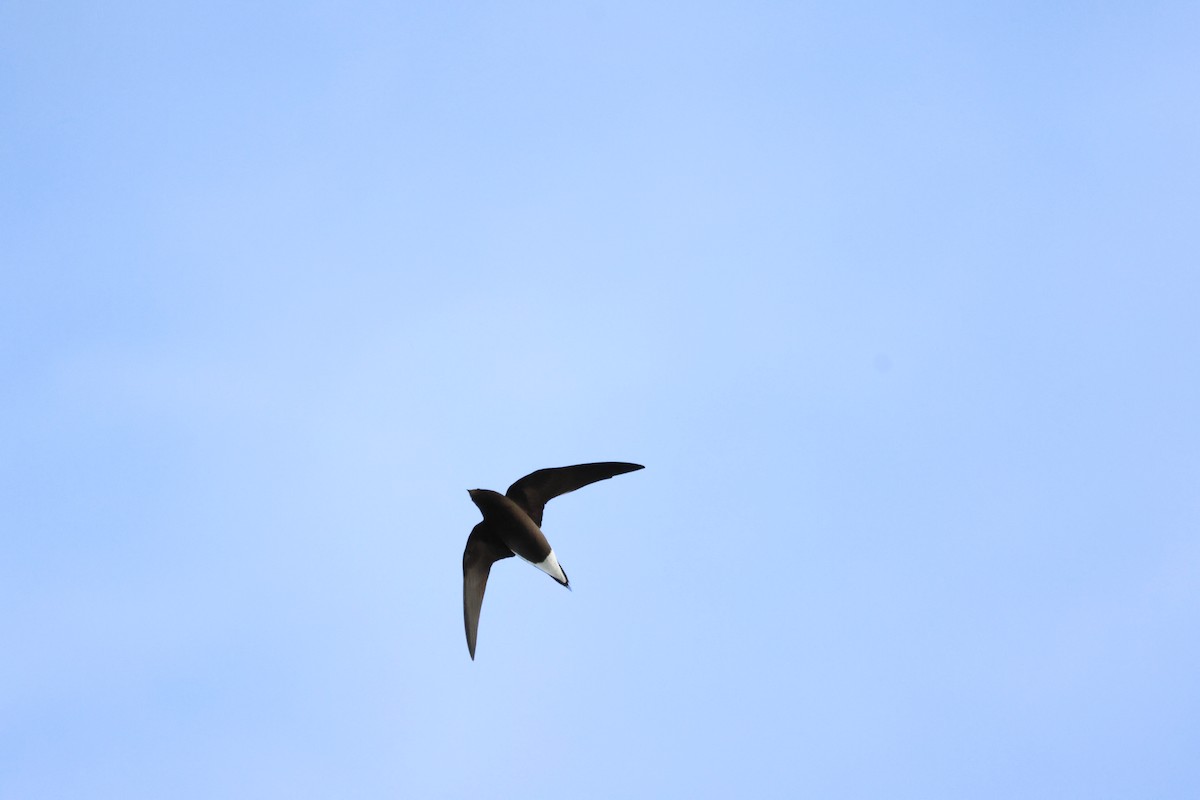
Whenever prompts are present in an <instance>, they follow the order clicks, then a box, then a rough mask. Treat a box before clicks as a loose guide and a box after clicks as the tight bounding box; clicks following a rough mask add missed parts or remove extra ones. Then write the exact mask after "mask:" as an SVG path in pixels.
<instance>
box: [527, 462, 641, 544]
mask: <svg viewBox="0 0 1200 800" xmlns="http://www.w3.org/2000/svg"><path fill="white" fill-rule="evenodd" d="M638 469H643V467H642V465H641V464H627V463H625V462H623V461H602V462H600V463H597V464H576V465H575V466H573V467H551V468H550V469H539V470H538V471H537V472H531V473H529V474H528V475H526V476H525V477H524V478H521V479H520V480H519V481H517V482H516V483H514V484H513V485H512V486H510V487H508V492H506V494H507V495H508V499H509V500H512V501H513V502H514V503H516V504H517V505H519V506H520V507H521V508H522V509H523V510H524V511H525V513H526V514H528V515H529V518H530V519H532V520H533V521H534V523H535V524H536V525H537V526H538V527H539V528H540V527H541V525H542V511H543V510H545V508H546V503H548V502H550V501H551V500H553V499H554V498H555V497H558V496H559V495H560V494H566V493H567V492H573V491H575V490H576V489H579V488H582V487H584V486H587V485H588V484H589V483H595V482H596V481H603V480H607V479H608V478H611V477H613V476H614V475H622V474H624V473H626V472H633V471H634V470H638Z"/></svg>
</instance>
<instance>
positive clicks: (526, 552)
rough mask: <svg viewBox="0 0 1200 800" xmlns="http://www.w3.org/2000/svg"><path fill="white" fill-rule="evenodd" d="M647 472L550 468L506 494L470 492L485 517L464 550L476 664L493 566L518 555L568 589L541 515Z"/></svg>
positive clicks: (625, 466) (615, 465) (606, 465)
mask: <svg viewBox="0 0 1200 800" xmlns="http://www.w3.org/2000/svg"><path fill="white" fill-rule="evenodd" d="M639 469H644V467H643V466H642V465H641V464H629V463H626V462H623V461H603V462H598V463H594V464H575V465H574V466H570V467H550V468H548V469H539V470H537V471H536V472H531V473H529V474H528V475H526V476H525V477H524V478H521V479H520V480H518V481H517V482H516V483H514V484H513V485H512V486H509V487H508V491H507V492H505V493H504V494H500V493H499V492H494V491H492V490H491V489H470V490H468V494H470V495H471V500H472V502H474V503H475V505H476V506H478V507H479V510H480V512H481V513H482V514H483V522H480V523H479V524H478V525H476V526H475V527H474V528H472V529H471V535H470V536H468V537H467V547H466V549H465V550H463V623H464V625H465V626H466V629H467V650H468V651H469V652H470V654H471V660H472V661H474V660H475V639H476V637H477V635H478V633H479V610H480V609H481V608H482V607H483V592H484V590H485V589H486V588H487V579H488V574H489V573H490V572H491V569H492V564H494V563H496V562H497V561H500V560H502V559H505V558H511V557H512V556H514V555H516V556H520V557H521V558H523V559H525V560H526V561H528V562H529V563H531V564H533V565H534V566H535V567H537V568H538V569H540V570H541V571H542V572H545V573H546V574H547V575H549V576H550V577H551V578H554V580H556V581H558V582H559V583H560V584H562V585H563V586H566V587H567V588H568V589H570V588H571V584H570V581H568V580H567V573H566V572H564V571H563V568H562V565H560V564H559V563H558V557H557V556H555V555H554V548H552V547H551V546H550V542H548V541H546V536H545V534H543V533H542V512H543V511H544V510H545V508H546V503H548V502H549V501H550V500H553V499H554V498H555V497H558V496H559V495H561V494H566V493H567V492H573V491H575V490H576V489H580V488H582V487H584V486H587V485H588V484H589V483H595V482H596V481H603V480H608V479H609V478H611V477H613V476H615V475H623V474H625V473H626V472H633V471H635V470H639Z"/></svg>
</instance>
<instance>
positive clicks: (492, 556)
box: [463, 522, 513, 661]
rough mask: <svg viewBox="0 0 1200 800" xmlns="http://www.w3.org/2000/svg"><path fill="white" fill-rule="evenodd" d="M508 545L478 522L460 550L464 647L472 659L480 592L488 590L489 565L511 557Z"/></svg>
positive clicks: (473, 656) (480, 602)
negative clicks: (461, 554) (499, 543)
mask: <svg viewBox="0 0 1200 800" xmlns="http://www.w3.org/2000/svg"><path fill="white" fill-rule="evenodd" d="M512 555H513V554H512V552H511V551H509V550H508V548H506V547H503V546H501V545H498V544H495V543H494V540H493V539H492V538H491V537H489V536H488V535H487V531H486V523H484V522H481V523H479V524H478V525H476V526H475V528H474V529H473V530H472V531H471V535H470V536H468V537H467V547H466V549H465V550H463V624H464V625H465V626H466V629H467V650H469V651H470V653H471V660H472V661H474V660H475V638H476V637H477V636H478V634H479V611H480V609H482V608H483V593H484V590H486V589H487V580H488V574H489V573H490V572H491V571H492V564H494V563H496V562H497V561H499V560H500V559H502V558H512Z"/></svg>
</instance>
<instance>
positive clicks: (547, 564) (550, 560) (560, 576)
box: [534, 550, 567, 586]
mask: <svg viewBox="0 0 1200 800" xmlns="http://www.w3.org/2000/svg"><path fill="white" fill-rule="evenodd" d="M534 566H535V567H537V568H538V569H540V570H541V571H542V572H544V573H546V574H547V575H549V576H550V577H551V578H554V580H556V581H558V582H559V583H561V584H562V585H563V586H566V585H567V573H565V572H563V568H562V567H560V566H559V565H558V559H557V558H555V557H554V551H553V550H551V551H550V555H548V556H546V557H545V558H544V559H542V560H541V561H539V562H537V563H536V564H534Z"/></svg>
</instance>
